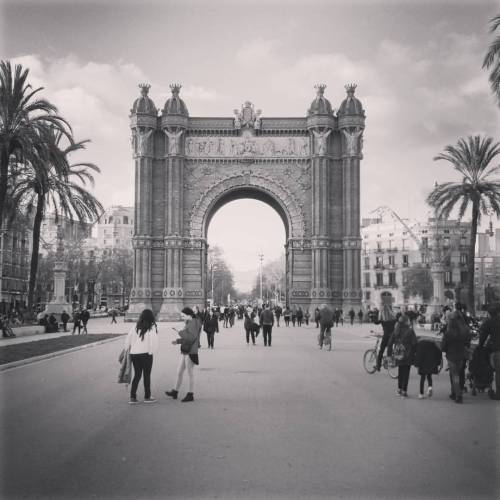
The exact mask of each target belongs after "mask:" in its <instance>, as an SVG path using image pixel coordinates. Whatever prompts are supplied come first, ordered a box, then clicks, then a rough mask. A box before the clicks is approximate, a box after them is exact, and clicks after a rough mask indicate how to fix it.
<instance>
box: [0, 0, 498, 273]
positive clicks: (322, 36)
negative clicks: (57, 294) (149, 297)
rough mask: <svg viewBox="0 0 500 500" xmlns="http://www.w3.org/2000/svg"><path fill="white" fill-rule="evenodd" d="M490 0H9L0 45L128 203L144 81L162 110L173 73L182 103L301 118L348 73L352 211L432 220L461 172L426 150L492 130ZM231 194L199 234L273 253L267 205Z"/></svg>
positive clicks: (276, 227) (113, 200) (241, 257)
mask: <svg viewBox="0 0 500 500" xmlns="http://www.w3.org/2000/svg"><path fill="white" fill-rule="evenodd" d="M499 10H500V9H499V4H498V2H497V1H493V0H470V1H460V0H457V1H451V0H432V1H430V0H429V1H428V0H419V1H410V0H398V1H396V0H371V1H369V0H365V1H361V0H348V1H343V0H330V1H327V0H309V1H306V0H290V1H284V0H283V1H279V0H274V1H273V0H265V1H264V0H252V1H246V0H245V1H244V0H241V1H239V0H210V1H203V0H198V1H194V0H182V1H181V0H175V1H169V0H158V1H156V0H149V1H148V0H142V1H132V0H85V1H82V0H65V1H64V0H57V1H56V0H53V1H49V0H30V1H28V0H15V1H14V0H3V2H0V57H1V59H10V60H11V61H14V62H16V63H21V64H23V66H25V67H27V68H29V69H30V82H31V83H32V85H33V86H34V87H37V86H43V87H44V88H45V90H44V91H43V95H44V96H45V97H47V98H48V99H49V100H51V101H52V102H53V103H54V104H55V105H56V106H57V107H58V108H59V111H60V113H61V114H62V115H63V116H64V117H65V118H67V119H68V121H69V122H70V123H71V125H72V127H73V130H74V134H75V137H76V139H78V140H81V139H90V140H91V143H90V144H89V145H88V147H87V149H86V151H85V152H83V153H82V154H81V155H80V156H79V157H78V160H80V159H81V160H82V161H83V160H86V161H92V162H94V163H96V164H97V165H99V166H100V168H101V171H102V173H101V174H100V175H99V176H98V178H97V183H96V187H95V194H96V195H97V197H98V198H99V199H101V200H102V201H103V203H104V204H105V206H109V205H112V204H121V205H130V206H131V205H133V200H134V164H133V160H132V156H131V149H130V128H129V113H130V108H131V106H132V103H133V101H134V99H135V98H136V97H138V95H139V89H138V87H137V85H138V84H139V83H141V82H149V83H150V84H151V90H150V97H151V98H152V99H153V101H154V102H155V104H156V106H157V107H158V108H162V107H163V105H164V103H165V100H166V99H167V98H168V97H169V95H170V90H169V84H170V83H173V82H179V83H181V84H182V85H183V88H182V91H181V97H182V98H183V99H184V101H185V102H186V105H187V107H188V109H189V113H190V116H232V112H233V109H235V108H240V107H241V105H242V104H243V102H244V101H246V100H250V101H251V102H253V103H254V104H255V108H256V109H261V110H262V116H268V117H271V116H305V115H306V111H307V109H308V107H309V105H310V103H311V101H312V100H313V98H314V97H315V91H314V85H315V84H316V83H319V82H321V83H325V84H326V85H327V88H326V91H325V96H326V97H327V98H328V99H329V100H330V102H331V103H332V106H333V108H338V107H339V106H340V103H341V102H342V100H343V99H344V97H345V90H344V85H345V84H346V83H349V82H355V83H357V85H358V87H357V90H356V96H357V97H358V98H359V99H360V100H361V101H362V103H363V106H364V108H365V111H366V129H365V133H364V151H363V152H364V159H363V161H362V164H361V213H362V216H363V217H368V216H370V212H371V211H373V210H374V209H376V208H377V207H378V206H380V205H389V206H390V207H391V208H392V209H393V210H395V211H396V212H397V213H398V214H399V215H400V216H401V217H404V218H405V217H408V218H426V217H427V216H428V215H429V210H428V208H427V207H426V205H425V197H426V195H427V194H428V192H429V190H430V189H431V188H432V186H433V185H434V182H436V181H437V182H443V181H449V180H457V177H455V175H454V172H453V170H452V169H451V167H450V166H448V165H447V164H446V163H445V162H435V161H433V158H434V156H436V155H437V154H439V153H440V152H441V151H443V149H444V147H445V146H446V145H448V144H455V143H456V142H457V140H458V138H460V137H463V136H467V135H473V134H485V135H488V136H492V137H493V138H495V140H500V122H499V116H500V115H499V111H500V110H499V109H498V107H497V106H496V105H495V103H494V99H493V96H492V94H491V91H490V89H489V85H488V74H487V72H485V71H484V70H482V69H481V65H482V60H483V57H484V54H485V52H486V50H487V48H488V45H489V43H490V42H491V41H492V35H490V34H489V33H488V28H489V24H488V23H489V20H490V19H491V18H492V17H493V16H494V15H496V14H498V12H499ZM233 203H234V204H230V205H226V206H225V207H223V208H222V209H221V210H220V211H219V212H218V213H217V214H216V216H215V217H214V219H213V220H212V223H211V225H210V227H209V233H208V237H209V242H210V243H211V244H217V245H218V246H220V247H222V248H223V250H224V251H225V255H226V259H227V261H228V262H229V264H230V265H231V266H232V267H233V269H234V270H238V271H244V270H249V269H256V268H257V266H258V254H259V253H260V252H261V251H262V253H264V255H265V258H266V259H269V260H272V259H274V258H276V257H278V256H279V254H280V253H281V252H282V251H283V245H284V243H285V241H284V239H285V236H284V234H285V233H284V228H283V224H282V223H281V220H280V219H279V217H278V216H277V214H276V213H275V212H273V210H272V209H270V208H269V207H267V206H265V205H263V206H261V205H259V202H256V201H250V200H241V201H238V202H233ZM245 217H246V219H245ZM228 227H230V228H231V231H228ZM255 236H257V238H256V237H255ZM238 245H239V246H238Z"/></svg>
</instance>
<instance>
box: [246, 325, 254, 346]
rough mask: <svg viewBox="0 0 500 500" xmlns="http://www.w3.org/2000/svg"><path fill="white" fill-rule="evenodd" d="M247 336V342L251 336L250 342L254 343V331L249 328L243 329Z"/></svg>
mask: <svg viewBox="0 0 500 500" xmlns="http://www.w3.org/2000/svg"><path fill="white" fill-rule="evenodd" d="M245 333H246V337H247V344H248V343H249V342H250V336H252V344H255V332H254V331H253V330H252V329H251V328H247V329H246V330H245Z"/></svg>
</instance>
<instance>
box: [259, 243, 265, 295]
mask: <svg viewBox="0 0 500 500" xmlns="http://www.w3.org/2000/svg"><path fill="white" fill-rule="evenodd" d="M263 259H264V254H263V253H262V250H261V251H260V253H259V260H260V266H259V267H260V269H259V271H260V301H261V303H262V261H263Z"/></svg>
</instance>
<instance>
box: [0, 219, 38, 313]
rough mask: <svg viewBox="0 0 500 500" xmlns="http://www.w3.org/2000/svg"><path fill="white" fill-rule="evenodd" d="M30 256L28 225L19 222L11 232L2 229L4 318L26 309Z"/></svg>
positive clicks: (1, 305) (0, 257) (1, 309)
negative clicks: (11, 313)
mask: <svg viewBox="0 0 500 500" xmlns="http://www.w3.org/2000/svg"><path fill="white" fill-rule="evenodd" d="M2 228H3V229H2ZM30 254H31V230H30V224H29V223H28V222H24V221H15V222H14V223H13V224H12V225H11V226H10V227H9V229H7V227H6V224H4V225H3V226H0V314H5V313H7V312H9V311H13V310H22V309H24V308H25V307H26V302H27V298H28V297H27V295H28V278H29V268H30Z"/></svg>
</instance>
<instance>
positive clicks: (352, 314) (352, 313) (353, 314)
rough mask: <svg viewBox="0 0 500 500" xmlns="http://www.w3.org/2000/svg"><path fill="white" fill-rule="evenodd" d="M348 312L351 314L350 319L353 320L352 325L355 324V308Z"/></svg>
mask: <svg viewBox="0 0 500 500" xmlns="http://www.w3.org/2000/svg"><path fill="white" fill-rule="evenodd" d="M348 314H349V319H350V321H351V326H353V325H354V317H355V316H356V313H355V312H354V309H350V310H349V312H348Z"/></svg>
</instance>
